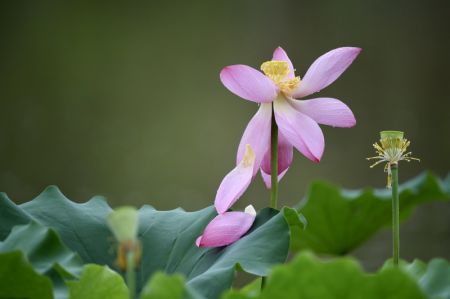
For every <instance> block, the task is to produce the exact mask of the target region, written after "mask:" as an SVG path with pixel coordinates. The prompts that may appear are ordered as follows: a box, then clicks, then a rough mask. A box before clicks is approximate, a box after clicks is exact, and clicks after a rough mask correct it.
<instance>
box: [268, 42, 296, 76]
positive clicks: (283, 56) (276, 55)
mask: <svg viewBox="0 0 450 299" xmlns="http://www.w3.org/2000/svg"><path fill="white" fill-rule="evenodd" d="M272 60H281V61H286V62H287V63H288V65H289V69H290V70H291V72H290V73H289V74H288V75H287V77H286V78H287V79H291V78H294V77H295V74H294V72H295V70H294V66H293V65H292V62H291V60H290V59H289V56H288V55H287V53H286V51H284V50H283V48H281V47H278V48H276V49H275V51H274V52H273V56H272Z"/></svg>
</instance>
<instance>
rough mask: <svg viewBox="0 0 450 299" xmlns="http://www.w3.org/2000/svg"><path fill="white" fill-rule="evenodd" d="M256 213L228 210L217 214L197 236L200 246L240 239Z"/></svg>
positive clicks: (210, 245)
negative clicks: (201, 233)
mask: <svg viewBox="0 0 450 299" xmlns="http://www.w3.org/2000/svg"><path fill="white" fill-rule="evenodd" d="M255 217H256V214H253V213H246V212H227V213H224V214H220V215H217V216H216V217H215V218H214V219H213V220H211V222H210V223H209V224H208V225H207V226H206V228H205V230H204V231H203V235H201V236H200V237H198V238H197V240H196V242H195V244H196V245H197V246H198V247H221V246H226V245H230V244H232V243H234V242H236V241H237V240H239V239H240V238H241V237H242V236H243V235H244V234H245V233H246V232H247V231H248V230H249V229H250V228H251V227H252V225H253V222H254V221H255Z"/></svg>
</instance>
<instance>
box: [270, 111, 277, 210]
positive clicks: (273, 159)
mask: <svg viewBox="0 0 450 299" xmlns="http://www.w3.org/2000/svg"><path fill="white" fill-rule="evenodd" d="M272 105H273V104H272ZM270 139H271V140H270V153H271V155H270V165H271V170H270V171H271V184H272V188H271V190H270V207H271V208H273V209H276V208H277V205H278V126H277V123H276V122H275V112H274V111H273V106H272V129H271V138H270Z"/></svg>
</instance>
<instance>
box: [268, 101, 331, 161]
mask: <svg viewBox="0 0 450 299" xmlns="http://www.w3.org/2000/svg"><path fill="white" fill-rule="evenodd" d="M274 111H275V119H276V122H277V124H278V128H279V130H280V132H281V133H282V134H283V135H284V136H285V137H286V139H287V140H288V141H289V142H290V143H291V144H292V145H293V146H294V147H295V148H296V149H297V150H299V151H300V152H301V153H302V154H303V155H304V156H306V157H307V158H308V159H310V160H312V161H315V162H319V161H320V159H321V157H322V154H323V150H324V147H325V140H324V137H323V133H322V130H321V129H320V127H319V125H318V124H317V123H316V122H315V121H314V120H313V119H311V118H310V117H309V116H307V115H306V114H303V113H301V112H299V111H297V110H295V109H294V107H292V106H291V105H290V104H289V102H288V101H287V100H286V99H284V98H277V100H276V101H275V102H274Z"/></svg>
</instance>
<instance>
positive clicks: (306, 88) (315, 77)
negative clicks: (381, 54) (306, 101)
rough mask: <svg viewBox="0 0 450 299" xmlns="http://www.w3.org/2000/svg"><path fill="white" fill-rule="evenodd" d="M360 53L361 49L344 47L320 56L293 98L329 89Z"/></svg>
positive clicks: (293, 94)
mask: <svg viewBox="0 0 450 299" xmlns="http://www.w3.org/2000/svg"><path fill="white" fill-rule="evenodd" d="M360 52H361V48H354V47H343V48H337V49H334V50H331V51H330V52H328V53H325V54H324V55H322V56H320V57H319V58H317V60H316V61H314V63H313V64H312V65H311V66H310V67H309V69H308V71H307V72H306V74H305V76H304V77H303V80H302V81H301V82H300V84H299V86H298V87H297V89H296V90H295V91H294V92H293V93H292V96H293V97H294V98H302V97H305V96H307V95H310V94H312V93H315V92H318V91H320V90H321V89H323V88H325V87H327V86H328V85H330V84H331V83H333V82H334V81H335V80H336V79H337V78H338V77H339V76H340V75H341V74H342V73H343V72H344V71H345V70H346V69H347V68H348V67H349V66H350V64H351V63H352V62H353V60H354V59H355V58H356V56H358V54H359V53H360Z"/></svg>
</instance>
